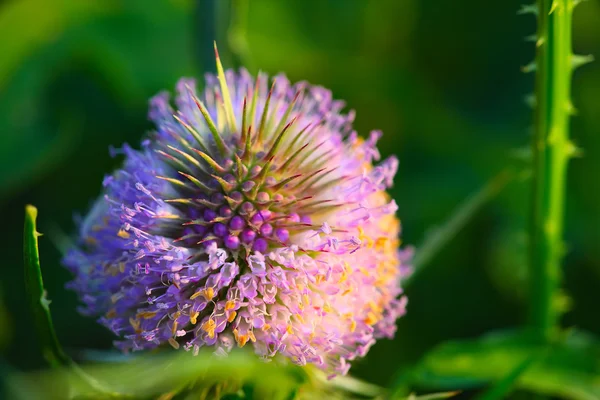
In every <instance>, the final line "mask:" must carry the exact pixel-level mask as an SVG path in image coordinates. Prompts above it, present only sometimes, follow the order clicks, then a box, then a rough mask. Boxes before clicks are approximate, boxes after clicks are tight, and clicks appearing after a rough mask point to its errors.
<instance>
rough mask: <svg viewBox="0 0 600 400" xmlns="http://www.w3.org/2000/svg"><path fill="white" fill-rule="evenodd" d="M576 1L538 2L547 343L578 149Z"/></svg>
mask: <svg viewBox="0 0 600 400" xmlns="http://www.w3.org/2000/svg"><path fill="white" fill-rule="evenodd" d="M574 5H575V3H574V1H573V0H554V1H552V0H537V14H538V41H537V43H536V45H537V54H536V64H535V65H536V68H537V75H536V89H535V90H536V102H537V105H536V113H535V135H534V139H533V144H532V152H533V162H534V165H533V170H534V175H533V199H532V200H533V204H532V221H531V232H530V234H531V238H530V240H531V282H532V287H531V307H532V309H531V325H532V328H533V331H534V333H535V335H536V338H537V339H538V340H540V341H544V342H547V341H549V340H550V339H551V337H552V336H553V332H554V330H555V328H556V326H557V323H558V318H559V310H558V309H557V307H556V305H555V301H556V298H557V291H558V289H559V282H560V278H561V268H560V264H561V259H562V256H563V253H564V245H563V240H562V231H563V212H564V198H565V183H566V170H567V162H568V160H569V158H570V157H571V156H572V155H573V154H574V151H575V147H574V146H573V145H572V143H571V142H570V141H569V116H570V114H571V113H572V106H571V101H570V97H569V96H570V85H571V75H572V72H573V67H572V53H571V18H572V15H573V7H574Z"/></svg>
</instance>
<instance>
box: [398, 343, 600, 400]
mask: <svg viewBox="0 0 600 400" xmlns="http://www.w3.org/2000/svg"><path fill="white" fill-rule="evenodd" d="M533 343H534V342H533V341H531V340H530V338H529V337H528V336H527V335H525V334H523V333H520V332H514V333H508V334H507V333H504V334H492V335H488V336H486V337H484V338H482V339H478V340H468V341H452V342H447V343H444V344H442V345H440V346H438V347H436V348H434V349H433V350H432V351H431V352H430V353H429V354H427V355H426V356H425V357H424V359H423V360H422V361H421V362H420V363H419V364H418V365H417V366H416V367H415V368H414V369H413V370H411V371H410V372H409V373H406V374H404V375H403V376H401V377H399V378H398V379H397V381H396V382H395V386H394V388H395V389H394V390H403V389H405V388H406V387H407V386H411V385H418V386H426V387H430V388H434V389H438V390H448V389H456V388H462V389H465V388H480V387H483V386H485V385H489V384H492V383H498V382H502V380H503V379H504V380H506V381H508V380H510V379H512V378H513V377H512V376H510V375H511V373H514V372H515V369H519V366H521V367H522V366H523V363H524V360H527V359H529V358H531V357H534V358H536V359H535V360H534V361H532V362H531V365H527V368H524V369H525V370H523V371H518V372H519V374H518V376H515V377H514V379H513V382H511V384H512V385H514V388H518V389H523V390H529V391H532V392H536V393H541V394H545V395H549V396H558V397H561V398H566V399H574V400H592V399H598V398H600V379H598V377H599V376H600V344H599V343H598V341H597V340H596V339H595V338H592V337H590V336H587V335H585V334H582V333H575V334H572V335H570V336H569V337H567V338H565V339H564V340H563V341H562V342H561V343H557V344H554V345H551V346H542V345H537V344H533ZM540 354H541V356H540ZM538 357H539V358H538ZM507 377H509V379H507Z"/></svg>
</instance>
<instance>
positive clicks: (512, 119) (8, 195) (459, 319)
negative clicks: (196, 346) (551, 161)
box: [0, 0, 600, 384]
mask: <svg viewBox="0 0 600 400" xmlns="http://www.w3.org/2000/svg"><path fill="white" fill-rule="evenodd" d="M522 1H524V0H505V1H495V2H487V1H480V0H461V1H456V0H452V1H451V0H429V1H417V0H377V1H375V0H372V1H367V0H304V1H278V0H250V7H249V13H248V16H247V19H248V20H247V42H248V50H249V58H248V64H249V69H250V70H251V72H253V73H255V72H256V71H257V70H258V69H261V70H264V71H267V72H269V73H271V74H275V73H277V72H285V73H286V74H287V75H288V77H289V78H290V79H291V80H292V81H297V80H308V81H310V82H311V83H315V84H320V85H323V86H325V87H328V88H330V89H331V90H332V91H333V93H334V97H336V98H340V99H344V100H346V101H347V104H348V108H352V109H355V110H356V112H357V118H356V123H355V127H356V129H357V130H358V132H359V133H360V134H362V135H366V134H368V132H369V130H371V129H381V130H383V132H384V137H383V139H382V141H381V142H380V149H381V151H382V153H383V154H384V155H389V154H397V155H398V157H399V158H400V171H399V174H398V176H397V179H396V184H395V187H394V189H393V191H392V192H393V195H394V197H395V199H396V201H397V203H398V205H399V215H400V217H401V219H402V221H403V241H404V243H407V244H415V245H418V244H419V243H421V242H422V241H423V239H424V238H425V237H426V236H427V235H428V234H431V231H432V229H435V226H437V225H439V224H441V223H442V222H443V221H444V220H446V219H447V218H448V216H449V215H451V214H452V211H453V209H455V207H456V206H457V205H458V204H459V203H460V202H461V201H462V200H463V199H464V198H465V197H466V196H468V195H469V194H471V193H473V192H474V191H476V190H477V189H478V188H479V187H481V186H483V185H484V184H485V183H486V182H488V181H489V180H490V179H491V178H492V177H493V176H494V175H495V174H496V173H498V172H499V171H500V170H502V169H503V168H504V167H505V166H506V165H515V164H516V165H518V164H519V154H521V153H522V149H523V148H525V147H526V146H528V145H529V141H530V134H531V121H532V111H531V109H530V108H529V107H528V106H527V105H526V102H525V101H524V98H525V97H526V96H527V95H528V94H529V93H531V92H532V89H533V76H532V75H531V74H524V73H522V72H521V67H522V66H524V65H526V64H528V63H529V62H530V61H531V60H532V59H533V56H534V46H533V43H531V42H527V41H525V40H524V38H525V37H526V36H529V35H531V34H533V33H534V32H535V20H534V18H533V17H532V16H531V15H525V16H524V15H517V11H518V10H519V8H520V6H521V4H522ZM204 3H206V1H199V2H195V1H192V0H120V1H118V0H103V1H94V0H86V1H84V0H53V1H52V2H50V1H48V0H12V1H10V0H9V1H3V2H0V38H1V39H0V209H1V211H2V213H1V214H0V215H1V216H2V219H1V221H2V234H1V235H2V240H1V241H0V247H1V250H2V253H1V254H2V255H3V257H2V264H1V268H2V273H1V274H0V277H1V281H0V291H1V293H2V300H3V303H4V307H3V309H1V308H0V324H1V325H0V327H1V328H0V346H2V347H3V349H4V350H3V351H4V352H5V353H6V355H7V357H8V360H9V361H10V362H11V363H12V364H13V365H14V366H16V367H18V368H20V369H30V368H36V367H40V366H42V365H43V362H42V358H41V356H40V354H39V349H38V347H37V346H36V337H35V333H34V331H33V326H32V323H31V316H30V314H29V311H28V310H27V307H26V302H25V301H26V297H25V289H24V284H23V278H22V276H23V270H22V254H21V249H22V222H23V209H24V205H25V204H26V203H31V204H34V205H36V206H37V207H38V208H39V212H40V216H39V228H38V229H39V230H40V231H41V232H43V233H44V236H43V237H42V239H41V241H40V252H41V262H42V269H43V273H44V279H45V284H46V289H47V291H48V295H49V298H50V299H51V300H52V305H51V309H52V312H53V317H54V321H55V327H56V330H57V334H58V337H59V339H60V340H61V342H62V343H63V345H64V347H65V348H66V350H67V351H68V352H71V354H75V357H76V354H77V349H81V348H84V347H86V348H89V347H92V348H100V349H108V348H110V346H111V340H112V337H111V334H110V333H109V332H108V331H106V330H105V329H104V328H102V327H100V326H99V325H97V324H96V323H95V322H94V321H93V320H92V319H86V318H83V317H81V316H79V315H78V314H77V312H76V310H75V308H76V305H77V301H76V298H75V295H74V294H73V293H71V292H68V291H66V290H65V289H64V288H63V287H64V283H65V282H66V281H67V280H68V279H69V274H68V273H67V272H66V271H65V270H64V269H63V268H62V267H61V265H60V262H59V259H60V250H59V249H60V247H61V246H63V245H64V244H65V240H68V235H70V234H71V233H72V232H73V228H74V225H73V220H72V217H73V214H74V213H76V212H85V211H86V209H87V207H88V206H89V205H90V202H91V201H92V200H93V199H94V198H95V197H96V196H97V195H98V194H99V191H100V188H101V181H102V177H103V175H104V174H106V173H108V172H109V171H111V170H112V169H113V168H115V167H116V166H117V165H118V160H114V159H111V158H110V157H109V153H108V148H109V146H110V145H113V146H120V145H121V144H122V143H124V142H128V143H131V144H133V145H137V144H138V143H139V140H140V138H141V136H142V135H143V134H144V133H145V132H146V131H148V130H149V129H151V128H152V127H151V125H150V123H149V122H148V120H147V117H146V113H147V103H148V98H149V97H150V96H152V95H154V94H156V93H157V92H158V91H160V90H164V89H168V90H172V89H173V88H174V85H175V83H176V81H177V79H178V78H179V77H181V76H196V77H201V76H202V74H203V71H204V70H205V69H206V68H210V69H212V68H213V65H202V60H203V59H204V58H205V57H203V56H202V49H203V48H204V47H203V46H205V45H204V44H203V43H206V42H207V37H206V35H207V34H208V33H207V32H210V29H211V25H210V24H211V21H212V23H214V19H213V18H212V16H211V15H210V14H208V13H207V10H206V9H205V8H204V7H203V4H204ZM599 21H600V1H598V0H589V1H586V2H585V3H583V4H582V5H581V6H579V7H578V8H577V9H576V12H575V20H574V34H573V38H574V48H575V50H576V52H577V53H580V54H588V53H592V54H596V55H598V54H600V23H599ZM210 40H211V39H210V38H208V43H210ZM220 46H221V47H224V46H226V44H225V43H223V44H221V45H220ZM599 94H600V64H599V63H597V62H596V63H593V64H591V65H588V66H585V67H584V68H581V69H580V70H578V71H577V72H576V73H575V76H574V83H573V102H574V104H575V106H576V107H577V108H578V110H579V112H578V115H577V116H576V118H574V120H573V122H572V136H573V138H574V141H575V142H576V143H577V144H578V145H579V146H580V147H582V148H583V150H584V154H583V157H582V158H580V159H576V160H575V161H574V162H573V163H572V164H571V166H570V170H569V183H568V210H567V213H566V218H567V220H566V240H567V249H568V253H567V257H566V259H565V286H566V292H567V294H568V295H569V297H570V298H571V310H570V311H569V312H568V313H567V314H566V315H565V316H564V318H563V325H564V326H567V327H570V326H573V327H578V328H582V329H586V330H589V331H592V332H594V333H597V334H600V315H599V313H598V311H597V309H598V307H597V306H598V304H600V290H598V288H600V245H599V243H600V179H599V173H600V101H599V98H600V97H599ZM528 194H529V183H528V182H523V181H517V182H514V183H512V184H510V185H509V186H508V187H507V189H506V190H504V191H503V192H502V193H501V194H500V196H498V197H497V198H496V199H494V201H493V202H492V203H491V204H488V205H486V207H485V208H483V209H482V210H481V211H479V212H478V213H477V214H476V216H475V218H474V219H473V220H472V221H471V222H470V223H469V224H468V226H467V227H466V228H465V229H463V230H462V231H461V232H460V233H459V234H458V235H457V236H456V237H455V238H454V239H453V241H452V242H451V244H450V245H449V246H447V247H446V248H444V250H443V251H442V252H441V253H439V254H438V255H437V256H436V257H435V259H434V260H433V261H432V262H431V263H430V264H429V265H427V269H426V270H424V271H423V273H422V274H420V275H419V276H418V277H416V278H415V280H414V281H413V282H412V283H411V285H410V287H409V288H407V292H408V296H409V308H408V314H407V315H406V316H405V317H404V318H402V319H401V320H400V321H399V323H398V333H397V335H396V338H395V339H394V340H393V341H387V340H382V341H380V342H379V343H378V344H377V345H376V346H375V347H374V348H373V349H372V350H371V352H370V353H369V355H368V357H367V358H366V359H364V360H362V361H360V362H357V363H356V364H355V366H354V368H353V369H352V372H353V373H354V374H355V375H357V376H359V377H361V378H364V379H366V380H368V381H371V382H374V383H378V384H387V383H389V382H390V380H391V379H392V378H393V376H394V375H395V374H396V373H397V371H398V370H400V371H401V370H402V368H403V367H406V366H408V365H411V364H412V363H414V362H415V361H417V360H419V358H420V357H421V356H422V355H423V354H424V353H425V352H426V351H427V350H428V349H430V348H432V346H434V345H436V344H437V343H440V342H441V341H444V340H447V339H455V338H466V337H475V336H478V335H480V334H483V333H485V332H487V331H489V330H494V329H504V328H511V327H515V326H517V325H519V324H522V323H523V322H524V320H525V318H526V312H527V300H526V292H527V283H526V280H527V274H526V270H525V269H526V265H525V257H526V254H525V251H526V235H525V232H526V226H527V225H526V224H527V212H528Z"/></svg>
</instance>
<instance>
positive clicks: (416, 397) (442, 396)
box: [406, 391, 460, 400]
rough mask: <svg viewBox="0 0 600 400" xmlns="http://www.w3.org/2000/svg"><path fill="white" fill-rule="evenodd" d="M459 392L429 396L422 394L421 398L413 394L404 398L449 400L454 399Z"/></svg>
mask: <svg viewBox="0 0 600 400" xmlns="http://www.w3.org/2000/svg"><path fill="white" fill-rule="evenodd" d="M459 393H460V391H454V392H441V393H431V394H424V395H422V396H416V395H414V394H411V395H410V396H408V397H407V398H406V400H437V399H449V398H450V397H454V396H456V395H457V394H459Z"/></svg>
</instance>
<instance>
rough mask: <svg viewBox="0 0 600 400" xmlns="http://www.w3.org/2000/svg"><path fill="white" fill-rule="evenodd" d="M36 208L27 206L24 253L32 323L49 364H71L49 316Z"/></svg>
mask: <svg viewBox="0 0 600 400" xmlns="http://www.w3.org/2000/svg"><path fill="white" fill-rule="evenodd" d="M36 218H37V208H35V207H34V206H31V205H28V206H26V207H25V229H24V232H23V257H24V263H25V287H26V290H27V294H28V298H29V306H30V309H31V312H32V314H33V324H34V326H35V330H36V332H37V334H38V339H39V343H40V346H41V349H42V354H43V355H44V358H45V359H46V360H47V361H48V363H50V365H52V366H54V367H57V366H61V365H68V364H69V358H68V357H67V356H66V355H65V353H64V352H63V350H62V348H61V347H60V344H59V342H58V339H57V338H56V333H55V332H54V327H53V325H52V318H51V316H50V308H49V305H50V301H49V300H48V299H47V297H46V291H45V290H44V282H43V280H42V270H41V267H40V256H39V251H38V237H40V236H41V234H40V233H39V232H37V230H36Z"/></svg>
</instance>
